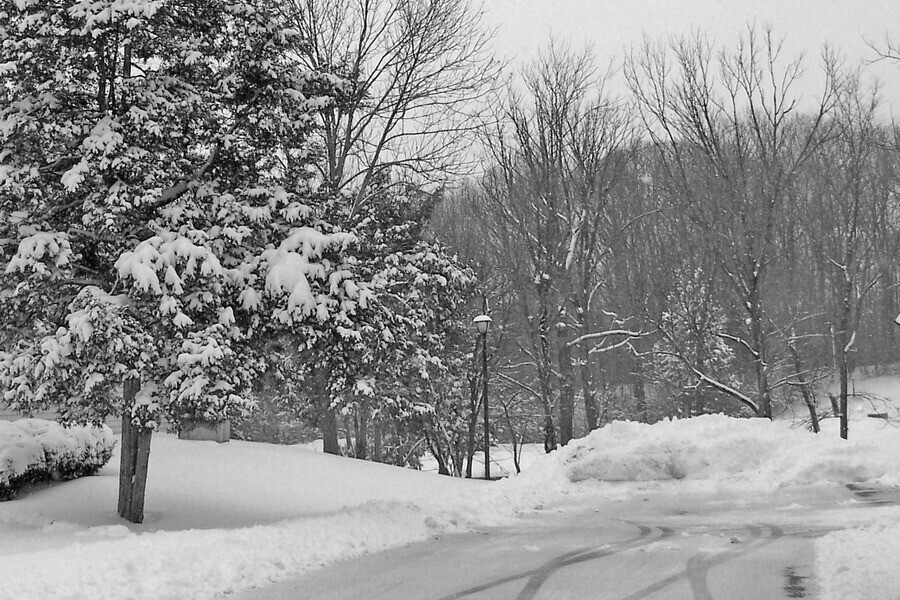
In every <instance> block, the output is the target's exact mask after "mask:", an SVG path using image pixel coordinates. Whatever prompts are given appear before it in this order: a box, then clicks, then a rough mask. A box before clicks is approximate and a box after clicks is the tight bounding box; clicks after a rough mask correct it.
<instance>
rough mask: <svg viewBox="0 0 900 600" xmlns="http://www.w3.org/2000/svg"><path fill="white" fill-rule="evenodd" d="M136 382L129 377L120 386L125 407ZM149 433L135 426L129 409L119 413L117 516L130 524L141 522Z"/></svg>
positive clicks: (136, 387)
mask: <svg viewBox="0 0 900 600" xmlns="http://www.w3.org/2000/svg"><path fill="white" fill-rule="evenodd" d="M140 385H141V384H140V381H139V380H138V379H136V378H129V379H128V380H126V381H125V384H124V386H123V396H124V403H125V406H126V407H131V406H133V405H134V397H135V395H136V394H137V392H138V390H139V389H140ZM152 435H153V430H152V429H149V428H147V427H141V426H138V425H135V424H134V423H132V421H131V410H130V409H126V410H125V411H124V413H123V414H122V449H121V457H120V463H119V502H118V512H119V516H120V517H122V518H123V519H125V520H127V521H130V522H132V523H142V522H143V521H144V496H145V492H146V489H147V468H148V465H149V462H150V439H151V437H152Z"/></svg>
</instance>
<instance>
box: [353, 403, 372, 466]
mask: <svg viewBox="0 0 900 600" xmlns="http://www.w3.org/2000/svg"><path fill="white" fill-rule="evenodd" d="M355 424H356V452H355V454H356V458H358V459H360V460H366V458H368V456H369V441H368V438H369V407H368V406H366V405H365V403H363V404H360V405H359V407H358V408H357V416H356V423H355Z"/></svg>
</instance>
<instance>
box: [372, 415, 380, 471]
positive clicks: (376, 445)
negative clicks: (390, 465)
mask: <svg viewBox="0 0 900 600" xmlns="http://www.w3.org/2000/svg"><path fill="white" fill-rule="evenodd" d="M372 429H373V431H372V437H373V438H375V439H374V440H373V448H372V460H374V461H375V462H377V463H380V462H382V461H383V459H382V455H381V446H382V443H383V442H382V439H381V438H382V431H381V418H380V417H378V416H376V417H375V424H374V426H373V428H372Z"/></svg>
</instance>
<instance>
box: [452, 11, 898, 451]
mask: <svg viewBox="0 0 900 600" xmlns="http://www.w3.org/2000/svg"><path fill="white" fill-rule="evenodd" d="M895 54H896V45H889V46H888V48H886V49H885V51H884V55H885V56H886V57H887V58H891V57H893V55H895ZM812 75H815V77H813V78H814V79H815V80H816V81H821V86H820V89H819V91H818V93H817V94H816V96H815V98H812V97H810V93H809V92H808V87H807V88H805V89H804V92H803V93H801V90H800V89H799V88H800V85H801V82H802V81H803V79H804V78H807V77H811V76H812ZM621 76H622V77H623V78H624V80H625V82H626V83H627V88H628V91H629V93H628V94H625V95H622V96H616V95H613V94H611V93H610V91H609V76H608V75H607V74H605V73H604V72H603V71H602V70H601V69H600V68H599V65H598V63H597V61H596V59H595V57H593V56H591V55H590V53H589V52H584V51H573V50H572V49H571V48H570V47H567V46H565V45H563V44H559V43H552V44H551V45H550V46H549V47H548V48H546V49H545V50H544V51H543V52H542V53H541V55H540V56H539V58H538V59H537V60H536V61H534V62H533V63H532V64H531V65H529V66H526V67H525V68H524V69H522V71H521V76H520V78H519V80H518V81H517V82H516V83H514V84H513V85H512V86H511V87H510V91H509V92H508V93H507V95H506V98H505V100H504V101H502V102H501V103H499V104H498V106H497V109H496V111H495V113H494V120H493V121H492V122H491V124H490V125H489V126H487V127H485V129H484V131H483V148H484V155H483V158H484V174H483V175H482V176H480V177H478V178H475V179H471V180H469V181H468V182H467V183H466V184H465V185H463V186H461V187H460V188H459V189H458V191H457V192H456V193H455V194H454V195H453V196H452V198H451V199H449V200H447V201H445V202H444V203H443V204H442V205H441V206H440V207H439V210H438V215H437V218H436V219H435V222H434V228H435V230H436V231H437V232H438V235H439V237H440V238H441V239H443V240H445V241H447V242H448V243H449V244H450V245H451V246H452V247H453V248H454V249H455V250H456V251H457V252H459V253H460V256H461V257H462V258H463V259H464V260H466V261H467V262H468V263H469V264H470V265H471V266H472V268H473V269H474V270H475V271H476V273H477V275H478V277H479V280H480V286H481V289H482V290H483V292H484V294H485V295H486V296H487V297H488V300H489V303H490V306H491V308H492V316H493V318H494V321H495V322H499V323H503V324H504V325H503V327H504V329H503V335H502V336H499V335H498V336H497V337H496V338H493V339H494V340H495V341H494V343H495V346H496V347H495V349H494V351H495V353H496V354H497V356H498V358H497V367H496V368H497V376H496V377H495V378H494V379H493V380H492V386H493V389H494V392H493V394H494V395H495V396H496V397H498V401H499V402H501V403H504V405H507V404H508V405H512V406H515V407H516V410H515V411H513V414H519V415H521V417H520V420H521V421H522V422H524V421H530V423H532V425H533V427H534V428H535V429H536V428H537V427H540V428H541V429H542V431H543V440H544V443H545V445H546V446H547V447H548V449H549V448H552V447H554V446H555V445H556V444H564V443H566V442H567V441H568V440H569V439H570V438H571V437H572V436H573V435H582V434H583V433H585V432H586V431H588V430H590V429H594V428H596V427H598V426H600V425H602V424H604V423H607V422H609V421H611V420H614V419H621V418H628V419H637V420H641V421H651V422H652V421H655V420H658V419H661V418H663V417H669V416H678V417H689V416H692V415H697V414H701V413H706V412H726V413H729V414H737V415H747V416H758V417H768V418H772V417H773V416H774V415H776V414H778V413H780V412H782V411H785V410H794V409H795V408H797V407H801V410H802V411H803V413H801V416H803V414H806V413H807V411H808V415H809V416H808V418H809V423H810V427H811V428H813V429H816V430H817V429H818V422H819V420H820V419H821V418H823V417H826V416H836V417H839V418H840V419H841V434H842V436H843V437H847V428H848V424H847V410H848V396H849V395H850V394H852V384H851V382H850V376H851V373H852V371H853V369H854V368H855V367H860V366H864V367H874V368H876V369H878V368H886V367H887V366H889V365H891V364H894V363H897V362H900V361H898V351H900V348H898V347H897V344H896V334H897V333H900V332H898V331H897V329H898V328H897V325H895V324H894V318H895V316H896V315H897V313H898V311H900V303H898V294H897V284H898V277H900V269H898V266H900V262H898V259H900V256H898V251H897V250H898V248H897V245H898V242H900V235H898V234H900V204H898V193H900V146H898V142H900V137H898V129H897V126H896V124H895V123H892V122H890V121H889V120H888V119H887V118H886V116H885V115H886V114H887V113H888V111H887V110H883V109H882V108H883V107H881V106H880V98H879V95H878V92H877V88H876V86H874V85H873V84H871V83H870V82H869V81H868V80H867V79H866V77H865V74H864V73H863V72H862V71H861V70H860V68H858V67H857V66H855V65H848V64H846V63H844V62H843V61H842V60H841V59H840V58H839V57H838V55H836V54H835V53H833V52H830V51H826V52H825V53H823V54H822V56H821V58H820V59H819V60H818V61H816V60H811V59H809V58H805V57H802V56H791V55H789V54H788V53H787V51H786V50H785V48H784V45H783V40H781V39H779V38H778V37H777V36H776V35H775V34H774V33H773V32H772V31H770V30H768V29H758V28H755V27H749V28H748V29H747V31H746V33H745V34H744V35H743V36H742V37H741V38H740V39H739V40H737V43H735V44H732V45H725V46H721V47H720V46H716V45H713V43H712V42H711V41H710V40H708V39H707V38H705V37H704V36H702V35H694V36H691V37H684V38H675V39H672V40H669V41H662V42H656V41H653V40H645V41H644V43H643V44H641V45H639V46H638V47H635V48H633V49H632V50H631V51H630V52H628V53H627V55H626V57H625V60H624V64H623V66H622V69H621ZM803 83H805V82H803ZM832 378H834V379H833V380H834V381H835V382H836V384H837V385H836V389H837V390H838V391H837V392H836V393H835V394H834V402H833V403H832V404H827V403H826V404H818V403H817V400H820V399H821V398H816V396H815V394H816V393H819V394H820V395H821V386H820V384H821V383H824V382H825V380H828V381H832ZM526 415H527V416H526Z"/></svg>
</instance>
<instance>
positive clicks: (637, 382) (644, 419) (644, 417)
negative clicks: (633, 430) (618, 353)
mask: <svg viewBox="0 0 900 600" xmlns="http://www.w3.org/2000/svg"><path fill="white" fill-rule="evenodd" d="M631 377H632V379H631V381H632V387H633V388H634V406H635V409H636V410H637V414H638V422H640V423H649V422H650V415H649V413H648V412H647V389H646V388H645V387H644V374H643V373H642V372H641V365H640V363H639V362H638V361H635V364H634V368H633V369H632V373H631Z"/></svg>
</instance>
